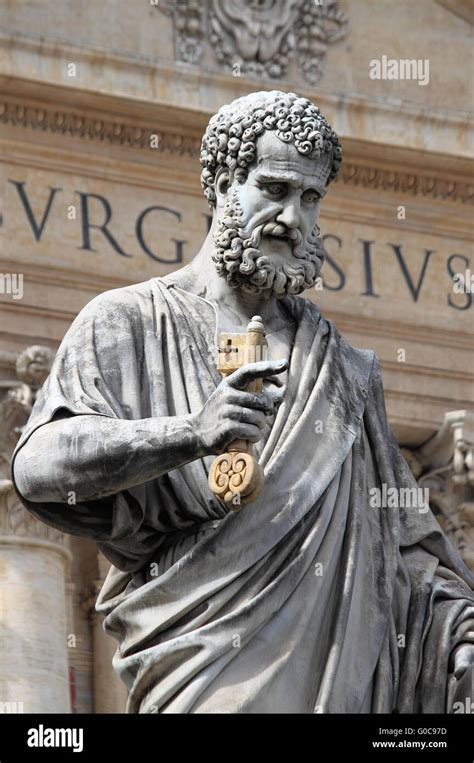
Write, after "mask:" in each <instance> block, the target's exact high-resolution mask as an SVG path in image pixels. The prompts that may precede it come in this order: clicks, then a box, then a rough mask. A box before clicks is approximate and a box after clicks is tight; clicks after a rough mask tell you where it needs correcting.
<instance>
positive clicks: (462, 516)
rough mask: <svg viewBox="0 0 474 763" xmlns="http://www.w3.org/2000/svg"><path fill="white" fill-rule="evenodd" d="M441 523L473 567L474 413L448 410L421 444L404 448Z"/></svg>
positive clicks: (473, 567) (468, 563)
mask: <svg viewBox="0 0 474 763" xmlns="http://www.w3.org/2000/svg"><path fill="white" fill-rule="evenodd" d="M403 453H404V456H405V458H406V459H407V462H408V464H409V466H410V468H411V470H412V472H413V474H414V476H415V477H416V479H417V480H418V484H419V485H420V487H422V488H428V489H429V501H430V506H431V508H432V510H433V512H434V514H435V515H436V517H437V519H438V521H439V523H440V525H441V527H442V528H443V530H444V531H445V532H446V534H447V535H448V537H449V538H450V540H451V542H452V544H453V545H454V546H455V547H456V548H457V549H458V551H459V553H460V554H461V556H462V558H463V559H464V561H465V563H466V564H467V565H468V566H469V567H470V568H471V569H472V570H473V571H474V413H471V412H469V411H450V412H449V413H447V414H446V415H445V418H444V423H443V425H442V427H441V429H440V430H439V432H438V433H437V434H436V435H435V436H434V437H432V438H431V439H430V440H428V442H426V443H425V444H424V445H422V446H421V447H420V448H418V449H416V450H414V451H410V450H408V449H406V448H405V449H404V450H403Z"/></svg>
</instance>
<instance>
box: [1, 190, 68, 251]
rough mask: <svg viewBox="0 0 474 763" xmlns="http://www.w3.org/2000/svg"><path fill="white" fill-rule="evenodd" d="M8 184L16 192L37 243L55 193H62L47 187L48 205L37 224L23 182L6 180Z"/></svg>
mask: <svg viewBox="0 0 474 763" xmlns="http://www.w3.org/2000/svg"><path fill="white" fill-rule="evenodd" d="M8 182H9V183H11V184H12V185H14V186H15V188H16V190H17V191H18V195H19V197H20V200H21V203H22V204H23V209H24V210H25V212H26V216H27V218H28V222H29V224H30V227H31V230H32V231H33V235H34V237H35V239H36V241H39V240H40V239H41V235H42V233H43V229H44V226H45V225H46V221H47V219H48V215H49V213H50V211H51V205H52V203H53V199H54V197H55V195H56V192H57V191H62V190H63V189H62V188H51V186H50V187H49V199H48V203H47V204H46V208H45V210H44V212H43V217H42V219H41V222H40V223H39V225H38V223H37V222H36V220H35V216H34V214H33V210H32V209H31V204H30V201H29V199H28V196H27V195H26V192H25V189H24V185H25V183H24V181H21V182H20V181H18V180H10V179H9V180H8Z"/></svg>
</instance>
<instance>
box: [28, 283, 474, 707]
mask: <svg viewBox="0 0 474 763" xmlns="http://www.w3.org/2000/svg"><path fill="white" fill-rule="evenodd" d="M284 304H285V308H286V309H287V310H289V311H290V312H291V314H292V317H293V320H294V322H295V324H296V334H295V341H294V345H293V347H292V351H291V356H290V366H289V371H288V379H287V383H286V388H285V395H284V399H283V402H282V403H281V405H280V407H279V408H278V411H277V413H276V415H275V417H274V420H271V421H270V424H269V426H268V427H267V430H266V431H265V432H264V436H263V437H262V439H261V440H260V441H259V443H258V444H257V445H256V447H255V451H256V454H257V456H258V459H259V462H260V464H261V465H262V467H263V469H264V475H265V484H264V489H263V491H262V493H261V495H260V497H259V498H258V499H257V500H256V501H255V502H254V503H252V504H248V505H246V506H244V507H243V508H242V510H241V511H240V512H237V513H234V512H229V511H228V509H227V507H226V506H225V504H224V503H222V502H221V501H220V500H219V499H218V498H216V497H215V496H213V495H212V493H211V492H210V490H209V487H208V483H207V475H208V471H209V468H210V465H211V463H212V461H213V457H212V456H210V457H205V458H199V459H196V460H195V461H193V462H191V463H188V464H186V465H185V466H181V467H179V468H177V469H174V470H172V471H169V472H168V473H167V474H164V475H162V476H160V477H158V478H156V479H153V480H151V481H149V482H147V483H145V484H141V485H139V486H136V487H131V488H129V489H127V490H122V491H121V492H119V493H117V494H115V495H114V496H112V497H111V498H110V497H109V498H108V499H98V500H91V501H87V502H84V503H78V504H76V505H72V506H71V505H68V504H66V503H64V504H61V503H37V502H30V501H27V500H25V499H24V498H22V501H23V503H24V504H25V505H26V506H27V508H28V509H29V510H30V511H31V512H32V513H33V514H34V515H35V516H37V517H38V518H40V519H42V520H43V521H45V522H47V523H48V524H50V525H53V526H55V527H57V528H59V529H61V530H63V531H65V532H69V533H73V534H76V535H81V536H86V537H89V538H93V539H95V540H96V541H97V542H98V545H99V548H100V549H101V551H102V552H103V553H104V554H105V555H106V557H107V558H108V559H109V560H110V562H111V563H112V567H111V569H110V572H109V574H108V576H107V578H106V580H105V583H104V585H103V588H102V590H101V593H100V595H99V598H98V601H97V605H96V608H97V610H98V611H99V612H102V613H104V614H105V616H106V617H105V629H106V630H107V632H109V633H110V634H112V635H113V636H114V637H115V638H116V639H117V641H118V649H117V652H116V655H115V657H114V667H115V670H116V671H117V673H118V674H119V675H120V677H121V678H122V680H123V681H124V683H125V684H126V686H127V689H128V692H129V699H128V705H127V711H128V712H131V713H136V712H141V713H153V712H174V713H188V712H189V713H191V712H192V713H203V712H204V713H205V712H210V713H214V712H216V713H219V712H224V713H234V712H242V713H258V712H263V713H266V712H277V713H279V712H293V713H312V712H323V713H324V712H342V713H348V712H355V713H360V712H371V713H384V712H393V711H398V712H425V713H426V712H445V711H449V709H450V708H449V695H450V692H451V693H452V683H453V681H454V679H453V677H452V676H450V674H449V669H450V668H449V658H450V655H451V653H452V650H453V649H454V647H455V646H456V645H457V644H459V643H461V642H463V640H464V639H465V638H466V634H467V632H468V631H469V630H472V629H473V624H474V599H473V596H472V592H471V586H472V582H473V581H472V576H470V573H469V572H468V570H467V568H466V567H465V565H464V564H463V562H462V561H461V559H460V557H459V556H458V554H457V553H456V552H455V550H454V549H453V548H452V547H451V546H450V544H449V542H448V541H447V539H446V537H445V536H444V534H443V532H442V531H441V529H440V527H439V525H438V523H437V521H436V520H435V518H434V517H433V515H432V513H431V511H430V510H428V508H427V506H423V507H417V508H411V509H410V508H389V507H382V508H380V507H379V508H373V507H372V506H371V505H370V504H369V491H370V490H371V489H372V488H373V487H379V488H381V487H382V486H383V485H384V484H385V485H386V486H387V489H389V488H393V487H394V488H397V489H400V488H413V487H416V486H417V485H416V482H415V480H414V477H413V476H412V474H411V472H410V470H409V468H408V466H407V464H406V462H405V460H404V459H403V457H402V455H401V453H400V450H399V448H398V446H397V444H396V442H395V440H394V438H393V436H392V434H391V432H390V429H389V427H388V424H387V420H386V413H385V405H384V398H383V388H382V381H381V376H380V370H379V365H378V362H377V359H376V358H375V356H374V354H373V352H371V351H367V350H358V349H354V348H352V347H351V346H350V345H349V344H348V343H347V342H346V341H345V340H344V338H343V337H342V336H341V335H340V334H339V333H338V331H337V330H336V328H335V326H334V324H333V323H331V322H330V321H328V320H326V319H325V318H324V317H322V316H321V315H320V312H319V310H318V308H317V307H316V306H315V305H313V304H312V303H311V302H310V301H308V300H306V299H303V298H300V297H290V296H287V297H285V299H284ZM217 330H218V327H217V318H216V315H215V314H214V310H213V305H212V304H211V303H210V302H208V301H207V300H204V299H202V298H201V297H198V296H196V295H194V294H193V293H191V292H189V291H187V290H185V289H182V288H179V287H178V286H177V285H176V284H175V283H173V279H172V278H170V277H165V278H154V279H151V280H150V281H147V282H145V283H143V284H138V285H135V286H131V287H127V288H123V289H116V290H113V291H110V292H106V293H105V294H102V295H99V296H98V297H96V298H95V299H94V300H92V302H90V303H89V305H87V306H86V307H85V308H84V310H83V311H82V312H81V313H80V314H79V316H78V317H77V318H76V320H75V321H74V323H73V324H72V326H71V328H70V330H69V332H68V333H67V335H66V337H65V338H64V340H63V342H62V344H61V347H60V349H59V351H58V354H57V356H56V359H55V362H54V365H53V368H52V370H51V373H50V375H49V377H48V380H47V381H46V383H45V385H44V387H43V389H42V391H41V393H40V395H39V398H38V401H37V403H36V404H35V407H34V410H33V413H32V415H31V417H30V419H29V422H28V424H27V426H26V428H25V431H24V432H23V434H22V437H21V439H20V442H19V443H18V446H17V449H16V451H15V454H14V458H15V455H16V453H17V452H18V451H19V450H20V449H21V448H22V447H23V446H24V444H25V443H26V442H27V441H28V439H29V437H30V436H31V434H32V432H34V431H35V430H36V429H38V428H39V427H43V426H44V425H45V424H47V423H48V422H49V421H51V419H52V418H53V416H54V415H55V413H57V412H58V411H65V412H67V414H68V415H74V416H81V415H84V414H87V415H97V416H108V417H111V418H125V419H143V418H147V417H152V416H156V417H163V416H181V415H185V414H188V413H193V412H197V411H199V410H200V409H201V408H202V406H203V405H204V403H205V401H206V400H207V399H208V398H209V396H210V395H211V394H212V392H213V390H215V388H216V386H217V385H218V384H219V382H220V380H221V377H220V374H219V373H218V372H217V369H216V367H215V347H216V336H217ZM45 447H47V439H45ZM94 469H97V473H98V474H99V473H100V472H101V471H103V470H106V469H107V465H106V464H105V463H97V464H96V465H95V466H94ZM92 477H93V475H92ZM57 481H58V484H62V485H63V486H64V491H65V492H67V473H66V474H58V475H57ZM20 497H21V496H20Z"/></svg>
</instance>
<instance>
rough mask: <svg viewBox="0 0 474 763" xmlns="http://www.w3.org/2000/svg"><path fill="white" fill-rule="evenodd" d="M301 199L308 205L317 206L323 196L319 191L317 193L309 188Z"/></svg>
mask: <svg viewBox="0 0 474 763" xmlns="http://www.w3.org/2000/svg"><path fill="white" fill-rule="evenodd" d="M301 198H302V199H303V201H304V202H306V204H317V203H318V201H321V198H322V196H321V194H320V193H319V192H318V191H315V190H314V188H308V190H307V191H305V192H304V193H303V195H302V197H301Z"/></svg>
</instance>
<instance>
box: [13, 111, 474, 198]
mask: <svg viewBox="0 0 474 763" xmlns="http://www.w3.org/2000/svg"><path fill="white" fill-rule="evenodd" d="M0 123H1V124H4V125H10V126H12V127H20V128H28V129H30V130H36V131H42V132H49V133H52V134H57V135H61V136H66V137H71V138H73V139H79V140H85V141H92V142H95V143H102V144H108V145H111V146H118V147H123V146H125V147H126V148H128V149H138V150H149V148H150V137H151V136H152V135H157V136H158V141H159V147H160V156H162V155H163V154H165V155H166V154H171V155H174V156H180V157H184V158H189V159H193V160H195V161H196V160H197V157H198V156H199V150H200V136H201V134H202V127H199V131H198V132H197V133H194V134H193V133H191V132H190V131H189V130H187V129H183V128H182V127H181V126H180V125H179V122H176V121H175V122H174V123H169V122H162V121H161V119H160V118H159V116H158V117H157V122H155V125H156V124H159V127H157V126H153V125H152V124H150V123H146V122H139V121H137V120H136V119H132V118H130V117H127V115H122V116H119V115H115V114H113V113H112V114H111V113H105V112H103V113H88V111H87V110H86V109H84V108H82V109H66V108H59V109H58V108H57V107H56V106H54V105H53V104H49V103H44V102H38V103H31V102H23V101H20V100H17V99H13V98H9V97H3V98H2V99H1V100H0ZM345 146H346V147H348V150H346V152H345V160H344V161H343V164H342V169H341V173H340V176H339V178H338V179H337V181H336V182H337V183H342V184H344V185H347V186H350V187H359V188H366V189H371V190H375V191H384V192H394V193H397V194H401V195H405V196H407V195H408V196H411V197H413V196H414V197H419V198H428V199H432V200H436V201H447V202H455V203H458V204H469V205H472V204H474V183H473V182H472V180H471V178H472V173H471V174H469V173H466V172H465V170H466V167H465V166H463V170H464V171H463V172H462V174H461V173H460V169H461V163H460V162H459V161H456V159H455V158H452V157H445V156H443V155H439V156H438V157H437V155H434V156H433V155H431V156H430V158H429V160H427V164H428V167H429V170H431V171H426V170H423V169H422V167H421V166H420V152H412V153H413V154H414V156H416V157H417V160H418V163H417V164H411V162H410V163H409V164H408V166H406V167H403V165H402V166H400V164H399V161H400V160H401V161H403V159H405V161H406V162H407V163H408V162H409V158H411V157H409V154H410V152H409V151H403V150H401V149H398V148H392V147H386V154H387V157H388V158H387V157H386V158H385V161H384V162H381V161H380V160H378V159H377V154H380V153H381V150H382V149H383V147H381V146H377V148H376V150H375V151H374V152H372V150H371V146H370V144H368V143H367V142H358V141H350V140H347V141H345ZM358 150H359V151H361V153H362V156H360V157H357V156H354V154H356V153H357V151H358ZM392 152H394V156H393V159H392V162H393V161H394V160H395V161H396V162H397V163H396V164H395V163H393V164H392V163H391V162H390V154H391V153H392ZM372 153H374V154H375V160H374V159H372ZM423 157H424V154H423ZM150 159H151V161H153V157H150ZM437 159H438V161H437ZM462 162H463V165H464V164H465V165H470V162H469V161H468V160H467V159H462ZM450 168H451V171H449V169H450Z"/></svg>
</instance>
